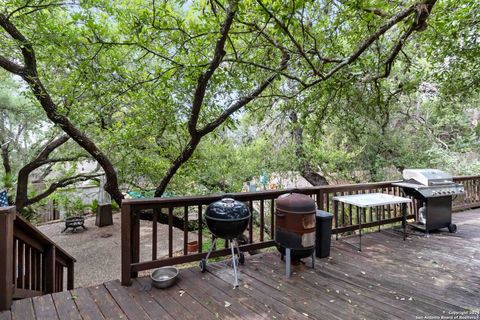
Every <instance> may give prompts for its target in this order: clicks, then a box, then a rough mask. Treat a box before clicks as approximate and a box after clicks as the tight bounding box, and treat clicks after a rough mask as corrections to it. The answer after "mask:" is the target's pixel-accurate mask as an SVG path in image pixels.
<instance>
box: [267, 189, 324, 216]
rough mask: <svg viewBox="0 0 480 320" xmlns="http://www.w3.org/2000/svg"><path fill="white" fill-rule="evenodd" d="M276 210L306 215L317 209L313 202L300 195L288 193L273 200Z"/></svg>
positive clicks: (307, 197)
mask: <svg viewBox="0 0 480 320" xmlns="http://www.w3.org/2000/svg"><path fill="white" fill-rule="evenodd" d="M275 202H276V204H277V210H278V211H282V212H287V213H297V214H308V213H315V211H316V210H317V207H316V206H315V201H314V200H313V199H312V198H310V197H309V196H306V195H304V194H301V193H289V194H284V195H281V196H280V197H278V198H277V200H275Z"/></svg>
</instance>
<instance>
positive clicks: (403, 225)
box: [402, 203, 407, 241]
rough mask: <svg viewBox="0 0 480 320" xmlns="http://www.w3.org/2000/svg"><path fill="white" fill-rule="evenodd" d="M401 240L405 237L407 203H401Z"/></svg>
mask: <svg viewBox="0 0 480 320" xmlns="http://www.w3.org/2000/svg"><path fill="white" fill-rule="evenodd" d="M402 227H403V241H405V240H406V239H407V204H406V203H402Z"/></svg>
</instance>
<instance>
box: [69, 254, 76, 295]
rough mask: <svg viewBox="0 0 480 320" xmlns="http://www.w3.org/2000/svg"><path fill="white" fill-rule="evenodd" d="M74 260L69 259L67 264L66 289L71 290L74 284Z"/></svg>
mask: <svg viewBox="0 0 480 320" xmlns="http://www.w3.org/2000/svg"><path fill="white" fill-rule="evenodd" d="M74 279H75V262H73V261H69V262H68V264H67V290H73V288H74V286H75V284H74V281H75V280H74Z"/></svg>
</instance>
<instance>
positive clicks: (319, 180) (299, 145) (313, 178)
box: [290, 111, 328, 186]
mask: <svg viewBox="0 0 480 320" xmlns="http://www.w3.org/2000/svg"><path fill="white" fill-rule="evenodd" d="M290 121H291V122H292V124H293V128H292V131H291V136H292V139H293V141H294V143H295V148H296V150H295V151H296V155H297V157H298V158H299V159H300V164H299V167H298V171H299V172H300V175H301V176H302V177H303V178H305V180H307V181H308V182H309V183H310V184H311V185H313V186H323V185H328V181H327V179H326V178H325V177H324V176H322V175H321V174H319V173H318V172H316V171H315V170H314V169H313V168H312V166H311V164H310V163H309V162H308V160H307V157H306V155H305V150H304V149H303V127H302V126H300V125H299V124H298V115H297V112H296V111H292V112H290Z"/></svg>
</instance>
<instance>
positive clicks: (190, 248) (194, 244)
mask: <svg viewBox="0 0 480 320" xmlns="http://www.w3.org/2000/svg"><path fill="white" fill-rule="evenodd" d="M197 251H198V241H197V240H194V241H190V242H187V252H188V253H196V252H197Z"/></svg>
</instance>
